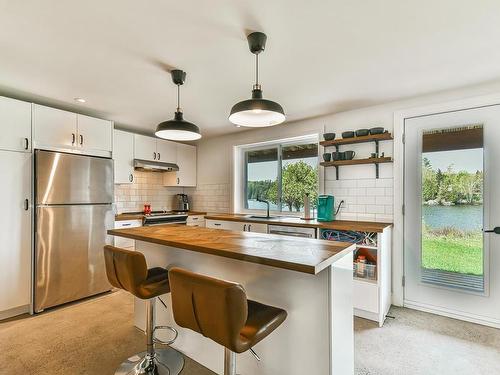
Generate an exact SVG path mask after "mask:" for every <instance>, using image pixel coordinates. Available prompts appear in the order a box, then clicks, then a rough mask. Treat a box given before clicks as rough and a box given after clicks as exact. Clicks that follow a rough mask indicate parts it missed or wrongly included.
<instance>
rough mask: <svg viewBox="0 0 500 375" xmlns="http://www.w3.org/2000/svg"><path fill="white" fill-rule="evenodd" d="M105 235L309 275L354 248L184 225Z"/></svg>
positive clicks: (337, 243) (348, 244) (307, 239)
mask: <svg viewBox="0 0 500 375" xmlns="http://www.w3.org/2000/svg"><path fill="white" fill-rule="evenodd" d="M108 234H110V235H114V236H120V237H126V238H131V239H134V240H138V241H144V242H150V243H155V244H159V245H165V246H171V247H175V248H180V249H185V250H190V251H195V252H199V253H204V254H211V255H217V256H222V257H225V258H231V259H237V260H241V261H244V262H251V263H258V264H264V265H267V266H272V267H277V268H282V269H286V270H292V271H298V272H303V273H308V274H313V275H315V274H318V273H319V272H321V271H322V270H324V269H325V268H327V267H329V266H330V265H331V264H332V263H334V262H335V261H337V260H338V259H340V258H341V257H343V256H344V255H346V254H348V253H349V252H352V251H353V250H354V249H355V245H353V244H350V243H347V242H335V241H323V240H316V239H309V238H295V237H293V238H292V237H287V236H278V235H272V234H262V233H252V232H236V231H229V230H221V229H209V228H201V227H189V226H186V225H158V226H149V227H147V226H146V227H137V228H127V229H111V230H108Z"/></svg>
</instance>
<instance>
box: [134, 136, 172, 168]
mask: <svg viewBox="0 0 500 375" xmlns="http://www.w3.org/2000/svg"><path fill="white" fill-rule="evenodd" d="M134 143H135V151H134V154H135V158H136V159H142V160H152V161H163V162H165V163H175V155H176V143H175V142H171V141H164V140H162V139H158V138H154V137H147V136H145V135H139V134H135V135H134Z"/></svg>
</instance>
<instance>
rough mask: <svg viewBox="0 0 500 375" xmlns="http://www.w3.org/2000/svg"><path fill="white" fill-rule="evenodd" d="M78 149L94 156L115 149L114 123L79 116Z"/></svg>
mask: <svg viewBox="0 0 500 375" xmlns="http://www.w3.org/2000/svg"><path fill="white" fill-rule="evenodd" d="M77 123H78V147H80V148H81V149H82V150H86V151H89V152H90V153H93V154H101V155H105V154H102V153H103V152H104V153H105V152H111V150H112V149H113V145H112V143H113V123H112V122H111V121H107V120H101V119H99V118H94V117H89V116H84V115H78V116H77Z"/></svg>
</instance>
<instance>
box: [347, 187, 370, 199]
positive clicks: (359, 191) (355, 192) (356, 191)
mask: <svg viewBox="0 0 500 375" xmlns="http://www.w3.org/2000/svg"><path fill="white" fill-rule="evenodd" d="M348 195H351V196H353V195H354V196H357V197H360V196H363V195H366V189H365V188H355V189H348Z"/></svg>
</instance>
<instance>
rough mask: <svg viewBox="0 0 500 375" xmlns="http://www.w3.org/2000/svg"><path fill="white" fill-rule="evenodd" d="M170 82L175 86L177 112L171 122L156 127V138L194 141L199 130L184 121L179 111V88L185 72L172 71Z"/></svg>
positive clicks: (182, 82) (184, 78)
mask: <svg viewBox="0 0 500 375" xmlns="http://www.w3.org/2000/svg"><path fill="white" fill-rule="evenodd" d="M171 74H172V81H173V82H174V83H175V84H176V85H177V110H176V111H175V115H174V118H173V119H172V120H168V121H164V122H162V123H160V124H158V126H157V127H156V132H155V135H156V136H157V137H158V138H163V139H169V140H172V141H195V140H197V139H200V138H201V134H200V129H199V128H198V127H197V126H196V125H195V124H193V123H191V122H188V121H186V120H184V118H183V114H182V110H181V104H180V102H181V100H180V97H181V95H180V87H181V85H182V84H184V82H185V80H186V72H184V71H182V70H178V69H175V70H172V72H171Z"/></svg>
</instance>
